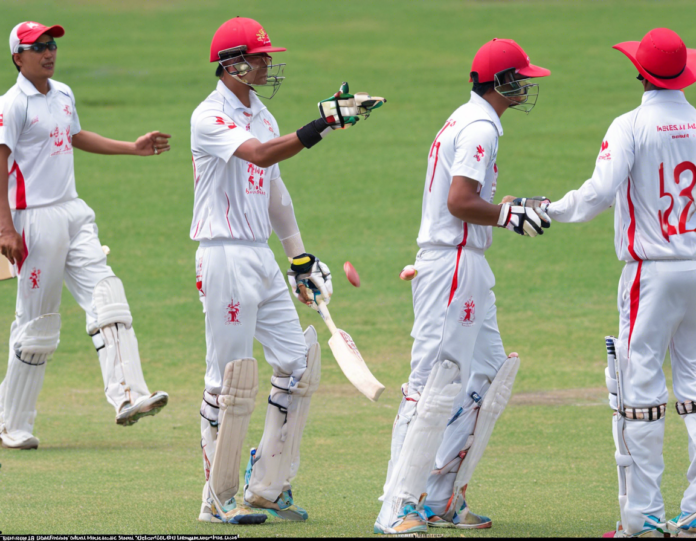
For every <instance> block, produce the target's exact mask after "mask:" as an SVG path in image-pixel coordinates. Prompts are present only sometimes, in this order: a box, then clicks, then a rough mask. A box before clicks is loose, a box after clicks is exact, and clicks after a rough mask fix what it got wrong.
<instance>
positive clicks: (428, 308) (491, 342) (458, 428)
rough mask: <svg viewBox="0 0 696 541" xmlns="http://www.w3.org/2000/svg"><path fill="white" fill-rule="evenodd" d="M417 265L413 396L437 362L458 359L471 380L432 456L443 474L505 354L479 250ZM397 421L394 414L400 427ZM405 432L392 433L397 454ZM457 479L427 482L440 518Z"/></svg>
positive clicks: (434, 477) (490, 280) (491, 281)
mask: <svg viewBox="0 0 696 541" xmlns="http://www.w3.org/2000/svg"><path fill="white" fill-rule="evenodd" d="M415 266H416V268H417V269H418V275H417V276H416V278H414V280H413V282H412V290H413V310H414V315H415V321H414V324H413V330H412V332H411V336H412V337H413V349H412V352H411V375H410V377H409V382H408V386H409V393H410V392H411V390H416V391H417V392H419V393H420V392H422V390H423V387H424V386H425V383H426V381H427V379H428V376H429V375H430V372H431V370H432V368H433V366H434V365H435V363H436V362H442V361H445V360H449V361H454V362H456V363H457V365H458V366H459V370H460V381H462V382H467V383H466V384H465V385H462V391H461V393H460V394H459V396H457V398H456V400H455V402H454V407H453V411H452V414H451V417H450V424H449V425H448V426H447V428H446V429H445V433H444V438H443V440H442V444H441V445H440V447H439V449H438V451H437V455H436V457H435V463H434V470H441V469H443V468H444V467H445V466H446V465H447V464H450V463H452V461H453V460H455V459H456V458H457V457H458V453H459V451H461V450H462V449H463V448H464V445H465V443H466V440H467V439H468V437H469V436H470V435H471V434H472V433H473V431H474V425H475V423H476V414H477V409H476V408H475V407H474V406H475V404H476V403H475V402H474V400H473V399H472V397H471V396H472V393H474V392H475V393H477V394H478V395H479V396H481V397H483V396H485V394H486V391H487V390H488V387H489V386H490V383H491V381H492V380H493V378H494V377H495V375H496V374H497V373H498V370H499V369H500V367H501V366H502V364H503V363H504V362H505V359H506V358H507V355H506V354H505V350H504V348H503V342H502V340H501V338H500V332H499V330H498V322H497V319H496V306H495V295H494V293H493V291H492V288H493V286H494V285H495V277H494V276H493V272H492V271H491V268H490V266H489V265H488V261H486V258H485V256H484V254H483V252H482V251H480V250H477V249H469V248H466V247H458V248H444V249H435V250H432V249H431V250H420V251H419V252H418V256H417V258H416V263H415ZM398 422H399V418H398V417H397V422H396V423H395V427H396V425H397V424H398ZM402 432H403V431H401V430H394V433H393V436H392V438H393V440H392V449H400V447H401V444H400V442H396V441H394V439H401V442H403V438H404V437H405V432H403V433H402ZM400 433H402V434H400ZM395 444H396V445H395ZM394 458H395V457H394V456H392V460H393V461H394V462H396V461H395V460H394ZM455 477H456V469H454V471H453V472H450V473H448V474H440V473H433V474H431V475H430V477H429V478H428V483H427V493H428V496H427V499H426V504H427V505H428V506H429V507H430V508H431V509H432V510H433V511H434V512H435V513H442V512H443V511H444V509H445V506H446V505H447V501H448V500H449V498H450V496H451V495H452V490H453V487H454V480H455Z"/></svg>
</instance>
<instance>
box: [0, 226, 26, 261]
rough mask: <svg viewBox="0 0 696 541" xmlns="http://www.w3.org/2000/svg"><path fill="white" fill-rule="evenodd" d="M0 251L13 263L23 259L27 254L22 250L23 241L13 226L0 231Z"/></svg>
mask: <svg viewBox="0 0 696 541" xmlns="http://www.w3.org/2000/svg"><path fill="white" fill-rule="evenodd" d="M0 252H2V255H4V256H5V257H6V258H7V260H8V261H9V262H10V263H11V264H13V265H15V264H19V263H21V262H22V261H24V258H25V257H26V255H27V254H26V252H25V250H24V241H23V240H22V236H21V235H20V234H19V233H17V231H16V230H15V228H14V227H12V228H8V229H7V230H3V231H0Z"/></svg>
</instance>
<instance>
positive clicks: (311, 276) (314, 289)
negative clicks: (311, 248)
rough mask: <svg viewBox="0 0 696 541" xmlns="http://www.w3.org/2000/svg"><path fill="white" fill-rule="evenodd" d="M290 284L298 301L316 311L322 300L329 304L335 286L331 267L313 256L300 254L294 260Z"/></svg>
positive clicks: (291, 266) (290, 272)
mask: <svg viewBox="0 0 696 541" xmlns="http://www.w3.org/2000/svg"><path fill="white" fill-rule="evenodd" d="M288 282H290V287H291V288H292V291H293V293H294V294H295V297H297V300H299V301H300V302H301V303H304V304H306V305H307V306H311V307H312V308H314V309H315V310H317V309H318V308H319V306H318V305H317V303H318V302H319V301H320V300H322V299H323V300H324V303H325V304H329V301H330V300H331V295H332V294H333V285H332V284H331V271H330V270H329V266H328V265H327V264H326V263H322V262H321V261H319V259H318V258H317V257H315V256H313V255H312V254H300V255H298V256H296V257H293V258H292V263H291V265H290V270H288Z"/></svg>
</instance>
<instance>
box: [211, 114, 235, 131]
mask: <svg viewBox="0 0 696 541" xmlns="http://www.w3.org/2000/svg"><path fill="white" fill-rule="evenodd" d="M215 124H219V125H220V126H227V127H228V128H229V129H231V130H233V129H235V128H236V127H237V125H236V124H235V123H234V122H232V121H231V120H230V121H229V122H225V119H224V118H222V117H221V116H216V117H215Z"/></svg>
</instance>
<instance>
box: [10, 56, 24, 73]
mask: <svg viewBox="0 0 696 541" xmlns="http://www.w3.org/2000/svg"><path fill="white" fill-rule="evenodd" d="M12 63H13V64H14V65H15V66H16V67H17V70H19V68H21V67H22V55H21V54H19V53H12Z"/></svg>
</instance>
